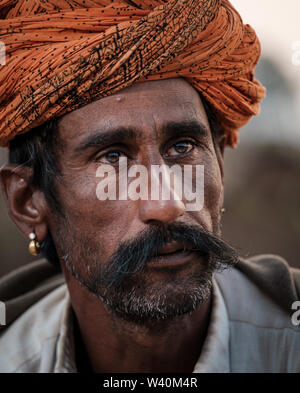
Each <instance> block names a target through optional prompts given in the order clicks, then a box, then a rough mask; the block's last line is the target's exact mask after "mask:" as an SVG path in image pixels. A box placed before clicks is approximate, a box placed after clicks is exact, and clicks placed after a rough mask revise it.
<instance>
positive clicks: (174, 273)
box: [57, 222, 238, 324]
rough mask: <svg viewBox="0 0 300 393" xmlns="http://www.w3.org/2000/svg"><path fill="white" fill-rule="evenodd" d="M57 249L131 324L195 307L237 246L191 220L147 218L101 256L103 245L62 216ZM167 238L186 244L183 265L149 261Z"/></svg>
mask: <svg viewBox="0 0 300 393" xmlns="http://www.w3.org/2000/svg"><path fill="white" fill-rule="evenodd" d="M62 228H63V230H64V232H63V236H60V237H59V239H60V241H59V244H58V247H57V249H58V251H59V255H60V256H61V259H62V260H64V262H65V263H66V267H67V268H68V269H69V270H70V271H71V273H72V275H73V276H74V277H75V279H76V280H77V281H78V282H79V283H80V284H81V285H82V286H84V287H85V288H86V289H88V290H89V291H90V292H91V293H93V294H94V295H95V296H97V297H98V298H99V299H100V300H101V301H102V302H103V303H104V304H105V305H106V306H107V307H108V308H109V310H111V312H113V313H114V314H115V315H116V316H118V317H120V318H122V319H125V320H127V321H131V322H134V323H136V324H146V323H151V322H155V321H156V322H157V321H158V320H166V319H172V318H175V317H178V316H181V315H185V314H187V313H191V312H193V311H194V310H196V309H197V308H198V307H199V306H200V305H201V304H203V303H204V302H205V301H206V300H207V299H208V298H209V296H210V293H211V288H212V280H213V274H214V272H216V271H220V270H224V269H226V268H228V267H231V266H234V265H235V264H236V263H237V261H238V255H237V253H236V251H235V250H234V249H233V248H232V247H231V246H229V245H228V244H227V243H226V242H224V241H223V240H222V239H221V238H220V237H218V236H216V235H213V234H211V233H209V232H207V231H205V230H203V229H202V228H200V227H198V226H195V225H186V224H184V223H172V224H169V225H165V224H151V225H149V227H148V228H147V229H146V230H145V231H144V232H142V233H140V234H139V235H138V236H137V237H135V238H134V239H132V240H129V241H126V242H122V243H120V244H119V246H118V248H117V250H116V251H115V252H114V254H113V255H112V256H111V257H110V258H109V260H106V261H105V260H104V258H103V256H101V254H102V252H101V250H102V249H103V246H101V244H99V243H98V242H95V240H91V237H89V236H87V235H86V234H83V233H80V232H78V230H76V229H74V228H72V230H71V228H70V226H69V225H68V224H67V223H66V222H64V225H63V226H62ZM171 241H178V242H182V243H184V244H188V245H189V247H188V248H189V251H191V252H192V253H193V256H194V258H193V260H192V262H190V263H188V265H187V266H186V265H185V264H184V265H178V266H175V267H174V266H173V267H170V266H165V267H163V268H159V269H155V268H154V269H151V268H149V267H148V265H147V264H148V262H149V261H151V259H153V258H155V257H157V255H158V254H159V249H160V248H161V247H162V246H164V245H166V244H168V243H169V242H171Z"/></svg>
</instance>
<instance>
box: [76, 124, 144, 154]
mask: <svg viewBox="0 0 300 393" xmlns="http://www.w3.org/2000/svg"><path fill="white" fill-rule="evenodd" d="M139 134H140V133H139V132H138V131H137V130H134V129H133V128H126V127H120V128H117V129H114V130H108V131H105V132H103V131H102V132H97V133H95V134H92V135H89V136H88V137H87V138H86V139H84V140H83V141H82V142H81V143H80V145H79V146H77V147H76V148H75V152H81V151H84V150H87V149H89V148H91V147H94V146H108V145H113V144H117V143H122V142H124V141H125V140H128V139H131V140H136V139H137V137H138V136H139Z"/></svg>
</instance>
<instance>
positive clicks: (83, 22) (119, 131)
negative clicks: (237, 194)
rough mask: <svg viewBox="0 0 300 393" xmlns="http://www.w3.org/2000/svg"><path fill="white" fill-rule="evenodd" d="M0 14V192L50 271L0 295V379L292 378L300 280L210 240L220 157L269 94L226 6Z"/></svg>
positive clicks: (270, 259) (247, 34) (298, 342)
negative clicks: (101, 375) (195, 201)
mask: <svg viewBox="0 0 300 393" xmlns="http://www.w3.org/2000/svg"><path fill="white" fill-rule="evenodd" d="M1 7H2V8H0V13H1V16H2V18H3V19H2V20H1V26H2V33H1V39H2V40H3V41H4V42H5V43H6V46H7V56H8V62H7V66H6V68H5V67H3V68H2V69H1V75H0V78H1V84H0V86H1V113H0V117H1V125H0V141H1V145H2V146H8V147H9V150H10V163H9V164H8V165H7V166H5V167H4V168H3V169H2V171H1V181H2V187H3V192H4V196H5V198H6V201H7V205H8V209H9V212H10V215H11V217H12V219H13V220H14V222H15V223H16V225H17V226H18V228H19V229H20V230H21V231H22V232H23V233H24V235H25V236H26V237H27V238H28V241H29V242H30V244H29V250H30V252H31V253H33V254H35V255H38V254H39V252H40V251H42V253H43V254H44V255H45V257H46V258H47V259H48V261H49V262H51V263H52V265H54V267H53V266H51V265H50V264H49V263H48V262H46V261H44V260H40V261H37V262H35V263H33V264H31V265H29V266H26V267H25V268H22V269H20V270H18V271H16V272H13V273H12V274H10V275H9V276H7V277H5V278H3V279H2V280H1V282H0V299H1V300H2V301H3V302H4V303H5V305H6V325H5V326H4V327H3V331H2V333H1V336H0V370H1V371H4V372H177V373H178V372H297V371H298V372H299V371H300V360H299V356H298V353H299V349H300V338H299V328H298V327H297V326H296V324H295V323H293V321H294V322H295V318H292V313H293V307H294V305H295V304H296V303H295V302H297V300H299V285H300V284H299V280H300V275H299V271H295V270H292V269H290V268H289V267H288V265H287V264H286V263H285V262H284V261H283V260H282V259H281V258H279V257H275V256H261V257H256V258H253V259H252V260H249V261H245V260H240V259H239V258H238V256H237V254H236V252H235V250H234V249H233V248H232V247H230V246H229V245H227V244H226V243H225V242H224V241H223V240H222V239H221V237H220V236H221V232H220V221H221V213H222V210H223V207H222V206H223V197H224V189H223V184H224V168H223V155H224V148H225V146H226V145H231V146H235V145H236V143H237V130H238V129H239V128H240V127H241V126H242V125H243V124H245V123H246V122H247V121H248V120H249V119H250V117H251V116H252V115H255V114H257V113H258V110H259V102H260V100H261V99H262V98H263V96H264V88H263V87H262V86H261V85H260V84H259V82H258V81H256V80H255V78H254V73H253V70H254V66H255V65H256V63H257V61H258V57H259V53H260V47H259V42H258V40H257V37H256V35H255V33H254V31H253V30H252V29H251V27H250V26H248V25H243V23H242V21H241V19H240V17H239V15H238V13H237V12H236V11H235V10H234V8H233V7H232V6H231V5H230V3H229V2H228V1H227V0H223V1H217V0H211V1H199V0H197V1H191V0H186V1H158V0H156V1H151V2H148V1H147V0H142V1H139V2H133V1H123V2H122V3H111V2H110V1H106V0H93V1H92V0H91V1H76V2H75V1H74V2H73V1H68V2H64V1H50V2H42V1H41V2H39V3H37V2H33V1H32V2H30V1H29V2H23V1H16V2H13V3H12V2H10V1H4V2H2V5H1ZM157 166H158V167H159V168H160V170H161V172H159V173H156V172H153V169H155V168H156V167H157ZM168 168H175V169H176V170H179V172H180V173H179V172H176V173H175V172H174V173H175V174H174V173H173V177H172V178H171V177H170V178H169V181H165V179H166V173H167V171H168ZM190 168H192V169H193V171H192V172H189V173H190V178H189V179H188V180H192V183H193V184H194V185H196V187H197V186H198V185H199V187H200V188H199V189H197V193H196V195H195V197H196V198H197V196H199V195H198V194H199V193H201V192H202V191H203V195H202V197H203V198H200V205H199V206H198V205H197V206H198V209H193V208H188V202H191V198H190V196H191V195H192V194H193V190H194V188H193V187H194V186H193V187H191V188H189V187H186V188H184V191H187V192H184V193H182V194H181V196H180V197H178V196H179V195H180V191H182V190H181V188H180V186H182V183H184V184H186V183H185V181H186V179H187V178H188V176H187V175H186V173H188V169H190ZM104 169H105V170H104ZM175 169H174V170H175ZM201 169H202V170H203V172H201ZM181 170H182V171H181ZM185 170H186V172H185ZM197 170H199V171H198V172H197ZM104 172H105V176H104ZM137 172H139V174H140V178H141V177H142V174H146V175H147V174H150V176H149V177H148V178H146V180H145V178H144V181H142V180H138V179H139V177H137V178H135V179H133V175H132V174H133V173H137ZM130 173H131V175H130ZM153 173H154V175H153V176H152V177H151V175H152V174H153ZM155 173H156V174H155ZM182 173H183V177H182V178H181V177H180V174H181V175H182ZM201 173H203V177H201ZM197 174H200V175H199V177H198V175H197ZM185 175H186V176H185ZM178 176H179V177H178ZM178 178H179V179H180V181H179V182H177V183H176V181H177V180H178ZM124 179H125V180H124ZM153 179H154V180H155V179H156V181H157V182H156V183H155V181H154V182H153V183H152V180H153ZM203 179H204V180H203ZM103 181H104V182H105V183H102V182H103ZM134 181H135V182H136V183H134V186H133V182H134ZM103 184H105V187H104V186H103ZM125 184H126V192H125V193H124V189H125V186H124V185H125ZM155 184H156V185H157V184H158V191H160V190H161V189H162V188H163V187H165V190H166V189H167V191H169V197H168V198H163V197H162V194H161V193H159V197H158V198H153V197H152V196H153V194H152V191H153V189H154V188H155ZM203 184H204V186H203ZM201 185H202V186H203V187H202V188H201ZM145 190H146V191H145ZM198 191H199V192H198ZM103 194H105V195H106V196H107V198H102V196H103ZM129 194H130V195H129ZM116 195H118V197H116ZM230 267H231V269H228V268H230ZM59 268H61V269H62V271H63V276H64V279H65V281H66V284H64V279H63V278H62V276H61V274H60V273H59ZM223 270H224V271H223Z"/></svg>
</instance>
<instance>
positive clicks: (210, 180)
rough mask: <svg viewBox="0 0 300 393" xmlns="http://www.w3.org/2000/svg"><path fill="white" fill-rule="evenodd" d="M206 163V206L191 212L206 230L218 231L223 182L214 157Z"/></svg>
mask: <svg viewBox="0 0 300 393" xmlns="http://www.w3.org/2000/svg"><path fill="white" fill-rule="evenodd" d="M205 162H206V163H205V164H204V207H203V208H202V209H201V210H200V211H198V212H195V213H194V214H191V215H192V216H193V218H194V219H195V220H196V221H197V223H199V224H201V225H202V226H203V227H204V228H205V229H206V230H208V231H210V232H213V233H215V234H217V233H218V231H219V230H218V228H219V220H220V209H221V207H222V204H223V184H222V178H221V173H220V168H219V165H218V163H217V162H215V160H213V159H209V160H206V161H205Z"/></svg>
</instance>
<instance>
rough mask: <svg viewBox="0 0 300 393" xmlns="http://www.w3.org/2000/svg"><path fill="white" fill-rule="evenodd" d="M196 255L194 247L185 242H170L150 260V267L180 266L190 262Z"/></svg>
mask: <svg viewBox="0 0 300 393" xmlns="http://www.w3.org/2000/svg"><path fill="white" fill-rule="evenodd" d="M194 257H195V252H194V251H193V250H192V248H191V247H190V246H188V245H186V244H184V243H180V242H176V241H174V242H170V243H168V244H166V245H165V246H163V247H161V248H160V249H159V251H158V254H157V255H156V256H155V257H153V258H152V259H151V260H150V261H149V262H148V264H147V265H148V266H149V267H164V266H168V267H171V266H178V265H183V264H186V263H189V262H190V261H192V260H193V259H194Z"/></svg>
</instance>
